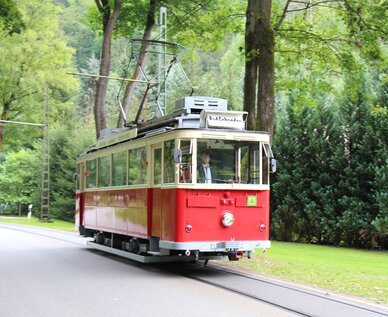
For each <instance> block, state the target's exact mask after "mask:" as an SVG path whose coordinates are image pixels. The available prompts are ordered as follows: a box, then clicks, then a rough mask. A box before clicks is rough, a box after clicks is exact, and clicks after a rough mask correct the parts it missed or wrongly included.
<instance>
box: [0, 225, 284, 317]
mask: <svg viewBox="0 0 388 317" xmlns="http://www.w3.org/2000/svg"><path fill="white" fill-rule="evenodd" d="M62 238H66V241H64V240H62ZM80 241H81V240H79V238H78V237H76V236H72V235H66V234H58V235H55V234H54V239H53V238H48V237H46V236H42V235H40V234H39V230H36V232H35V233H28V232H23V231H19V230H14V229H10V228H6V227H4V226H0V276H1V278H0V316H7V317H16V316H23V317H25V316H34V317H35V316H39V317H45V316H50V317H51V316H77V317H78V316H82V317H86V316H93V317H99V316H115V317H116V316H126V317H130V316H158V317H164V316H169V317H171V316H196V317H198V316H212V317H215V316H223V317H228V316H279V317H282V316H292V314H290V313H289V312H286V311H284V310H282V309H279V308H277V307H273V306H271V305H268V304H265V303H261V302H259V301H256V300H254V299H251V298H249V297H246V296H242V295H239V294H235V293H233V292H230V291H227V290H224V289H221V288H219V287H214V286H212V285H206V284H204V283H201V282H200V281H195V280H193V279H189V278H187V277H184V276H182V275H180V274H174V272H173V270H171V269H166V270H163V269H160V268H158V266H155V265H144V264H137V263H134V262H132V261H130V260H126V259H121V258H119V257H117V256H112V255H107V254H101V253H100V252H97V251H93V250H91V249H89V248H87V247H86V246H83V245H82V242H81V243H79V242H80Z"/></svg>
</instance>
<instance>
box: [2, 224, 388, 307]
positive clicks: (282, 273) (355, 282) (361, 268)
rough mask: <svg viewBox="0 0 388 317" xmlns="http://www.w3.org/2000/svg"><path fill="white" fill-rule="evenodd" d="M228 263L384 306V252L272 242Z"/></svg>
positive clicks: (387, 277)
mask: <svg viewBox="0 0 388 317" xmlns="http://www.w3.org/2000/svg"><path fill="white" fill-rule="evenodd" d="M0 222H7V223H15V224H22V225H31V226H38V227H44V228H49V229H56V230H65V231H70V232H74V224H73V223H71V222H66V221H62V220H55V219H54V220H53V222H41V221H39V220H38V219H37V218H31V219H27V218H16V217H15V218H8V217H7V218H0ZM222 263H228V265H232V266H235V267H239V268H242V269H244V270H249V271H252V272H255V273H260V274H263V275H267V276H273V277H277V278H280V279H283V280H288V281H294V282H298V283H304V284H308V285H311V286H314V287H317V288H324V289H327V290H330V291H332V292H335V293H340V294H349V295H354V296H358V297H362V298H365V299H369V300H372V301H375V302H379V303H384V304H388V252H386V251H368V250H356V249H347V248H336V247H327V246H318V245H309V244H298V243H285V242H276V241H275V242H272V248H270V249H267V252H266V253H264V254H263V253H262V252H261V251H259V250H258V251H257V252H256V253H255V255H254V257H253V259H251V260H248V259H245V258H244V259H242V260H240V261H237V262H222Z"/></svg>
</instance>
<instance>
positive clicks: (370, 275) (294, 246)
mask: <svg viewBox="0 0 388 317" xmlns="http://www.w3.org/2000/svg"><path fill="white" fill-rule="evenodd" d="M230 264H231V265H233V266H238V267H241V268H243V269H248V270H250V271H253V272H255V273H260V274H264V275H268V276H273V277H277V278H280V279H284V280H290V281H295V282H299V283H305V284H309V285H311V286H314V287H319V288H324V289H327V290H330V291H334V292H336V293H341V294H349V295H355V296H358V297H362V298H365V299H369V300H372V301H375V302H379V303H385V304H387V303H388V252H384V251H369V250H356V249H348V248H337V247H328V246H318V245H308V244H298V243H285V242H273V243H272V248H270V249H268V250H267V252H266V253H265V254H263V253H262V252H261V251H257V252H256V253H255V255H254V258H253V259H252V260H249V259H243V260H240V261H238V262H230Z"/></svg>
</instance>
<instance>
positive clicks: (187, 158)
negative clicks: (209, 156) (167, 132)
mask: <svg viewBox="0 0 388 317" xmlns="http://www.w3.org/2000/svg"><path fill="white" fill-rule="evenodd" d="M180 149H181V151H182V158H181V164H180V169H179V173H180V175H179V182H180V183H191V182H192V175H193V172H192V153H193V152H192V141H191V140H181V142H180Z"/></svg>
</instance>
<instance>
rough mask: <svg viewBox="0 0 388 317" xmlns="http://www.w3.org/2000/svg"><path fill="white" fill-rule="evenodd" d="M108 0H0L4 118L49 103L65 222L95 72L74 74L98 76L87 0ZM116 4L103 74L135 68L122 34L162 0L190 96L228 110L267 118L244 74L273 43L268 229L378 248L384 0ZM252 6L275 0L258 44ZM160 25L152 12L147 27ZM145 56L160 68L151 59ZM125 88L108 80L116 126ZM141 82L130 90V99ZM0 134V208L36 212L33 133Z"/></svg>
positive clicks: (177, 94) (387, 211)
mask: <svg viewBox="0 0 388 317" xmlns="http://www.w3.org/2000/svg"><path fill="white" fill-rule="evenodd" d="M116 1H117V0H116ZM104 2H105V1H96V2H93V1H92V0H53V1H38V0H30V1H17V0H0V111H1V120H13V121H18V122H34V123H43V121H44V108H45V104H48V106H49V127H50V154H51V163H50V164H51V171H50V192H51V195H50V200H51V205H50V212H51V216H52V217H56V218H59V219H64V220H70V221H72V220H73V219H74V190H75V185H74V182H73V174H74V172H75V159H76V157H77V156H78V155H79V154H80V153H82V152H84V151H85V150H86V149H87V148H88V147H89V146H90V145H91V144H93V143H94V142H95V139H96V133H97V134H98V130H96V125H95V115H94V108H95V101H96V100H95V98H96V89H97V86H98V81H97V80H96V79H95V78H93V77H83V76H76V77H75V76H72V75H70V74H69V72H81V73H89V74H98V73H99V70H100V62H101V60H100V56H101V55H100V54H101V53H100V52H101V47H102V44H103V31H102V29H103V26H102V25H103V24H102V22H101V21H102V20H101V16H103V14H102V13H101V12H100V11H99V10H98V7H97V6H96V3H104ZM111 2H112V4H113V1H111ZM121 2H122V7H121V12H120V15H119V17H118V22H117V25H116V27H115V29H114V32H113V39H112V43H111V45H112V46H111V50H110V53H111V56H110V62H111V65H110V75H111V76H116V77H128V76H129V75H130V74H131V73H133V71H134V69H133V66H131V64H130V63H129V62H130V60H131V52H130V48H131V43H130V39H131V38H142V37H143V36H144V30H145V29H146V24H147V12H149V9H150V7H151V6H152V5H154V6H155V12H156V16H157V14H158V10H159V7H160V5H165V6H166V7H167V10H168V11H167V16H168V18H167V28H168V41H171V42H177V43H180V44H182V45H184V46H185V48H186V50H185V51H184V52H183V53H182V55H181V56H180V58H181V62H182V64H183V66H184V68H185V70H186V72H187V74H188V77H189V78H190V80H191V81H192V83H193V86H194V87H195V94H196V95H205V96H214V97H221V98H225V99H228V104H229V108H230V109H235V110H243V109H245V110H249V112H250V116H251V118H253V119H252V120H253V123H252V125H253V126H254V127H256V128H260V127H262V126H263V124H262V122H261V120H260V119H261V118H262V117H263V115H262V113H261V111H262V109H261V110H260V103H263V101H262V99H263V98H262V99H260V98H261V97H262V96H263V95H264V93H263V92H262V91H261V90H260V89H261V88H260V84H258V85H257V86H256V84H255V86H254V87H253V88H252V87H249V85H250V83H252V77H249V76H251V75H252V74H253V76H257V69H259V70H260V72H259V75H260V74H265V73H266V72H268V70H267V69H265V67H266V66H268V65H269V66H271V63H268V62H267V63H264V65H263V64H261V65H260V63H261V62H262V61H261V59H262V58H264V57H265V50H264V49H265V48H270V49H269V50H267V51H268V52H269V53H270V54H271V53H273V58H274V63H273V68H274V69H273V70H274V72H273V74H275V76H274V77H273V82H274V87H270V85H269V88H270V89H269V92H270V94H269V96H271V93H272V95H273V97H274V98H273V104H274V109H273V110H274V115H275V117H274V120H273V151H274V154H275V156H276V158H277V161H278V171H277V173H276V174H274V175H272V197H271V200H272V201H271V204H272V210H271V217H272V218H271V238H272V239H276V240H282V241H298V242H307V243H319V244H329V245H345V246H354V247H364V248H383V249H384V248H385V249H386V248H387V246H388V103H387V99H388V91H387V87H388V83H387V49H386V30H387V29H388V28H387V12H388V10H387V9H388V4H387V2H386V1H383V0H381V1H376V0H366V1H356V0H332V1H318V0H316V1H307V0H306V1H289V0H287V1H286V0H273V1H269V0H263V1H258V0H249V1H242V0H241V1H240V0H225V1H221V0H214V1H204V0H191V1H180V0H174V1H173V0H171V1H156V0H141V1H128V0H122V1H121ZM257 3H264V4H271V5H272V8H271V10H270V11H266V14H270V15H269V17H270V21H269V22H270V25H269V26H270V32H269V33H268V34H269V35H270V37H269V38H267V39H266V40H265V39H264V40H263V39H261V41H259V42H260V43H256V42H255V39H254V40H253V41H251V40H250V39H251V38H250V36H251V35H252V34H251V33H250V31H249V28H248V27H249V25H248V24H246V22H247V21H249V19H250V18H251V17H252V16H253V17H255V15H254V14H256V20H257V16H259V17H260V15H257V8H256V7H255V4H257ZM112 12H113V6H112ZM247 16H248V19H247V18H246V17H247ZM260 30H261V31H260V32H261V33H260V34H266V33H265V31H263V30H262V29H260ZM256 31H257V28H256V29H254V32H253V33H255V32H256ZM256 34H257V32H256ZM159 35H160V34H159V29H158V26H157V23H156V25H155V27H154V28H153V30H152V33H151V38H152V39H158V36H159ZM252 43H253V44H254V45H253V46H249V44H252ZM256 44H257V45H256ZM255 45H256V46H255ZM260 45H261V46H260ZM149 64H150V65H151V66H150V68H152V67H155V62H153V60H152V57H149ZM255 67H256V68H255ZM257 67H258V68H257ZM260 67H262V68H261V69H260ZM252 69H253V72H250V70H252ZM269 73H271V70H269ZM181 76H182V74H180V73H179V72H174V71H173V72H172V74H171V81H170V82H169V83H168V87H169V88H168V89H169V90H168V92H169V95H168V100H169V104H168V109H171V107H173V101H174V100H176V99H179V98H181V97H182V94H186V95H187V94H189V92H190V91H189V90H187V88H186V87H181V85H178V84H176V83H181V82H183V81H182V77H181ZM256 79H257V78H254V79H253V80H256ZM272 88H274V89H272ZM271 89H272V92H271ZM123 91H124V86H123V83H122V82H120V81H113V80H112V81H109V82H108V86H107V95H106V99H105V102H104V111H105V113H106V125H107V126H108V127H115V126H116V125H117V122H118V118H119V111H118V107H117V99H118V98H121V97H122V95H123ZM141 91H142V90H141V89H140V88H139V87H138V89H137V90H136V91H135V92H134V95H133V99H134V104H138V103H136V102H138V101H139V98H140V97H141ZM267 93H268V91H267ZM266 100H267V103H268V104H271V102H272V101H271V100H270V99H266ZM266 100H264V102H265V101H266ZM135 107H136V106H133V108H130V110H129V113H128V115H129V117H130V118H133V117H134V116H135V115H136V111H137V109H135ZM147 111H148V112H151V111H152V109H151V108H149V109H148V110H147ZM147 111H145V112H147ZM264 126H265V125H264ZM268 129H269V130H271V129H272V128H268ZM96 131H97V132H96ZM0 135H1V141H2V142H1V151H0V213H4V212H8V211H10V210H13V209H12V208H13V207H14V206H17V205H20V204H30V203H32V204H33V206H34V208H33V210H34V211H35V212H36V213H37V214H38V213H39V212H38V211H39V209H40V207H39V206H40V186H41V183H40V179H41V172H40V171H41V148H42V146H41V138H42V130H41V128H38V127H36V126H26V125H12V124H1V123H0ZM14 208H17V207H14ZM23 208H25V207H23ZM23 212H26V211H25V210H23Z"/></svg>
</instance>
